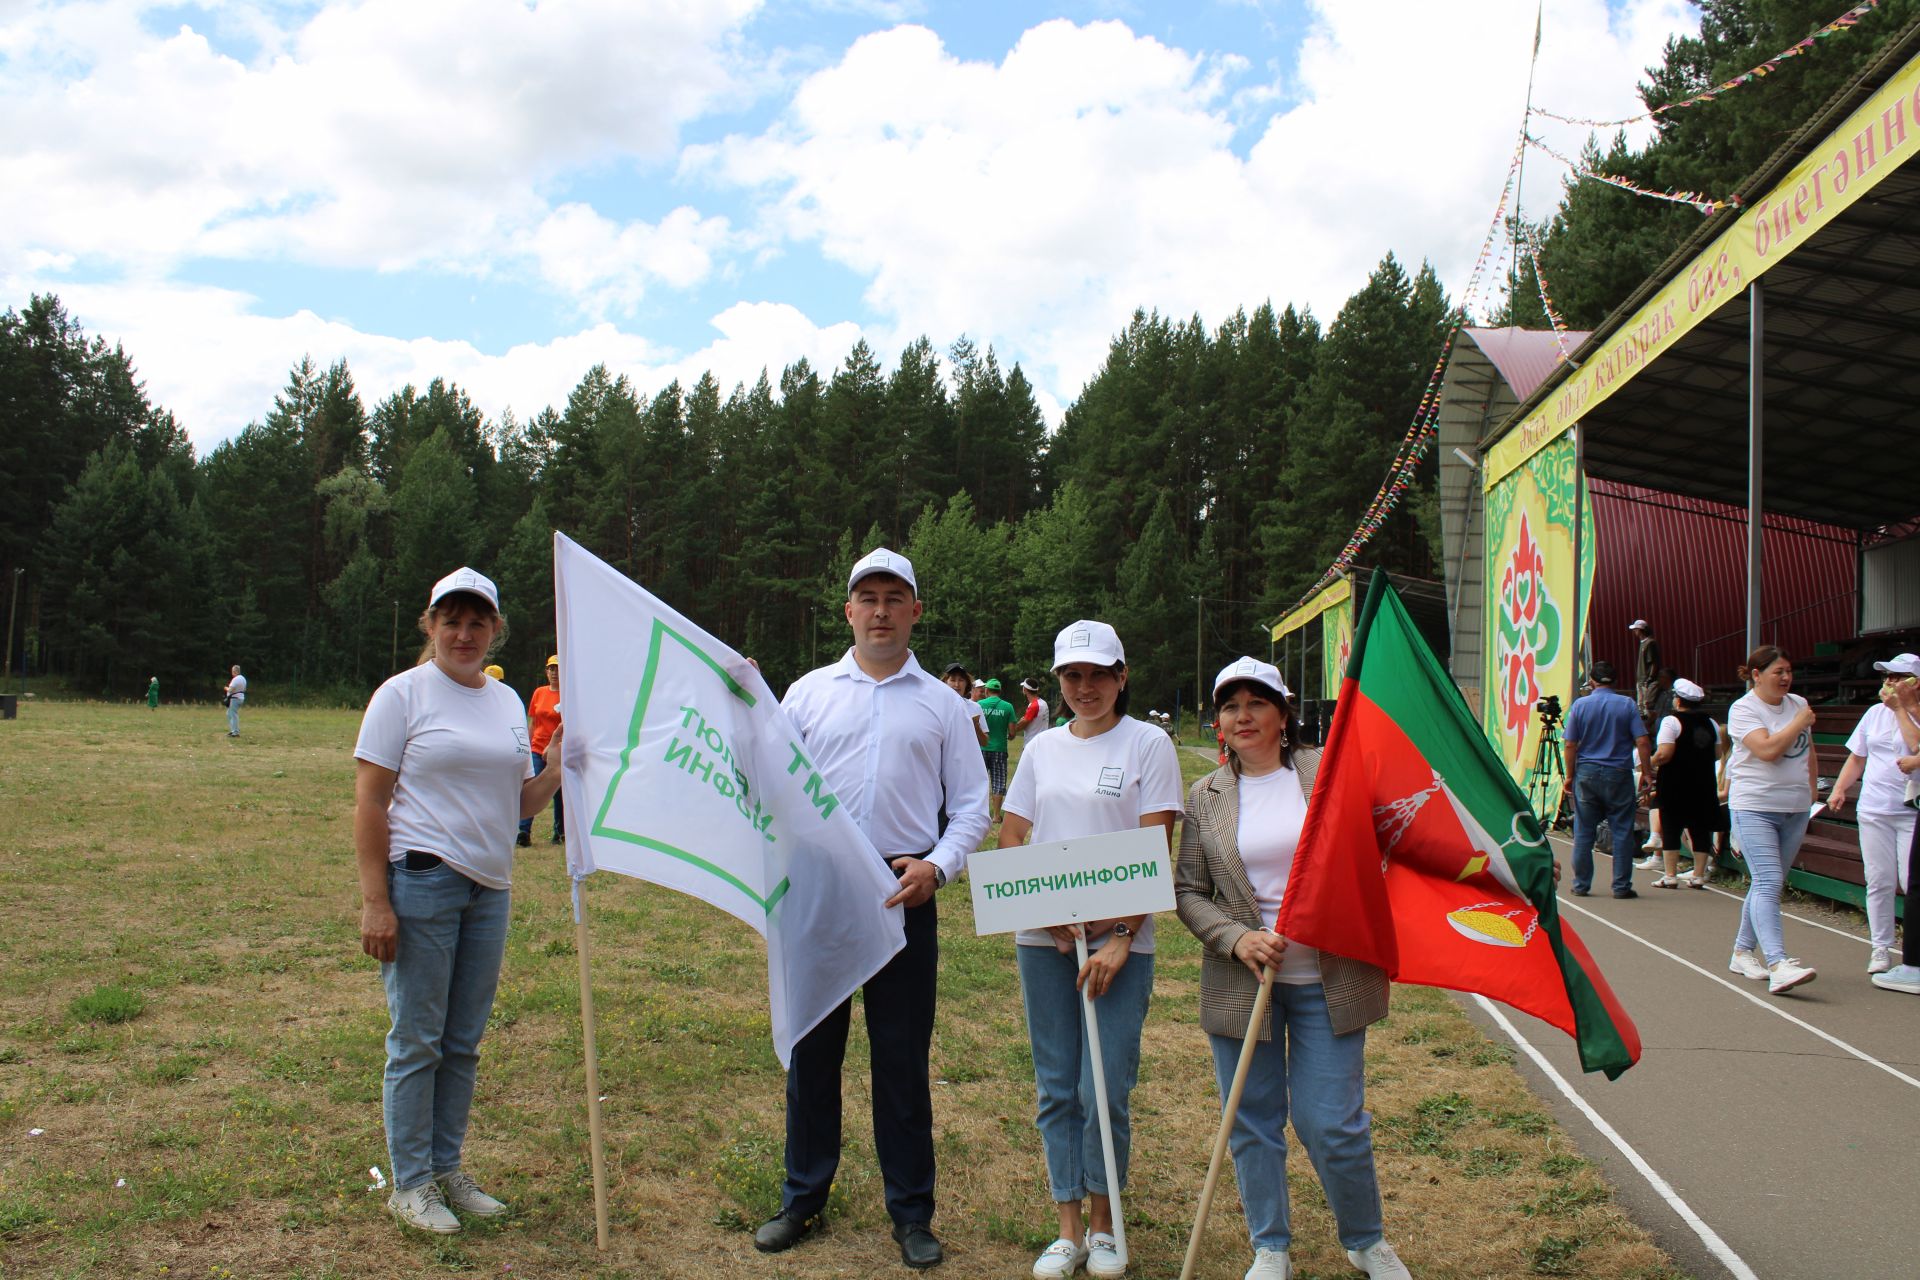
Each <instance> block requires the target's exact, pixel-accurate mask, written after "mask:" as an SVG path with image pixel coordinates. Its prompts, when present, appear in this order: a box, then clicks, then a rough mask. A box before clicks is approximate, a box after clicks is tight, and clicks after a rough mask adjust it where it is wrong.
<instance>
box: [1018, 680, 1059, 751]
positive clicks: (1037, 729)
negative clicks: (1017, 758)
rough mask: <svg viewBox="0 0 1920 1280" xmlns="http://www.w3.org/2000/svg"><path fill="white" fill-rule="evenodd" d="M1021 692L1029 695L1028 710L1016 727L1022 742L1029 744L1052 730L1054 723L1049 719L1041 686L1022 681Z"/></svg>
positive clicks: (1023, 713)
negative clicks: (1041, 693)
mask: <svg viewBox="0 0 1920 1280" xmlns="http://www.w3.org/2000/svg"><path fill="white" fill-rule="evenodd" d="M1020 692H1022V693H1024V694H1026V695H1027V709H1026V710H1025V711H1023V712H1021V713H1020V723H1019V724H1018V725H1016V726H1014V727H1015V728H1017V729H1018V730H1019V731H1020V741H1021V742H1023V743H1027V742H1032V741H1033V740H1034V739H1035V738H1037V737H1039V736H1040V735H1041V734H1043V733H1045V732H1046V731H1047V730H1048V729H1051V728H1052V727H1053V722H1052V721H1051V720H1049V719H1047V700H1046V699H1045V698H1043V697H1041V696H1040V686H1039V685H1037V684H1035V683H1034V682H1033V681H1032V680H1022V681H1021V682H1020Z"/></svg>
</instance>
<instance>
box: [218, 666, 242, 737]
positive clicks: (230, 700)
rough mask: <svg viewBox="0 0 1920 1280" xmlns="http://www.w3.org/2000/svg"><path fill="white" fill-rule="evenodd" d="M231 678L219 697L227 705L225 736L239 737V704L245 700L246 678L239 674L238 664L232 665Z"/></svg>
mask: <svg viewBox="0 0 1920 1280" xmlns="http://www.w3.org/2000/svg"><path fill="white" fill-rule="evenodd" d="M232 676H233V678H232V679H230V680H228V681H227V687H226V688H225V689H222V690H221V691H220V697H221V700H222V701H223V702H225V703H226V704H227V736H228V737H229V738H237V737H239V736H240V704H241V703H243V702H245V701H246V700H247V678H246V677H245V676H243V675H241V674H240V664H239V663H237V662H236V663H234V664H233V672H232Z"/></svg>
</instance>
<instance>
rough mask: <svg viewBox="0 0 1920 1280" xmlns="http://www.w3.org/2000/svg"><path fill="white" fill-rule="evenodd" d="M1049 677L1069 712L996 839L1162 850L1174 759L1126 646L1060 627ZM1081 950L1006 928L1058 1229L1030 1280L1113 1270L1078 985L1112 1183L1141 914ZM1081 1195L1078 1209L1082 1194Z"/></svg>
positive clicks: (1145, 922) (1034, 762)
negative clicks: (1138, 840)
mask: <svg viewBox="0 0 1920 1280" xmlns="http://www.w3.org/2000/svg"><path fill="white" fill-rule="evenodd" d="M1053 673H1054V676H1055V677H1056V678H1057V679H1058V680H1059V681H1060V697H1061V700H1062V702H1064V703H1065V704H1066V705H1068V706H1070V707H1071V708H1072V709H1073V712H1074V719H1073V723H1072V724H1070V725H1068V726H1067V728H1066V729H1065V730H1063V731H1060V732H1056V733H1047V734H1042V735H1041V736H1040V737H1038V738H1035V739H1033V740H1032V741H1030V742H1029V743H1028V744H1027V747H1026V750H1025V751H1024V752H1023V753H1022V754H1021V757H1020V767H1019V770H1018V771H1017V772H1016V773H1015V774H1014V778H1013V785H1012V787H1011V788H1009V789H1008V792H1007V799H1006V804H1005V806H1004V816H1003V817H1002V820H1001V827H1000V847H1001V848H1003V849H1006V848H1011V847H1012V846H1014V845H1019V844H1025V843H1026V842H1027V840H1028V839H1029V838H1032V839H1034V840H1038V841H1053V840H1072V839H1075V838H1078V837H1081V836H1093V835H1104V834H1106V833H1107V832H1111V831H1124V830H1129V829H1131V828H1134V827H1159V828H1161V829H1162V830H1164V831H1165V832H1166V835H1167V842H1168V846H1169V848H1171V846H1172V841H1173V822H1174V819H1175V818H1177V817H1178V816H1179V814H1180V760H1179V757H1178V756H1177V755H1176V754H1175V751H1174V746H1173V743H1172V742H1170V741H1169V740H1168V739H1167V735H1166V734H1164V733H1162V732H1160V731H1159V730H1158V729H1155V728H1153V727H1152V726H1150V725H1148V724H1147V723H1145V722H1144V721H1141V720H1136V719H1133V718H1131V717H1129V716H1128V715H1127V655H1126V650H1125V649H1124V648H1123V647H1122V646H1121V643H1120V637H1119V635H1118V634H1117V633H1116V632H1115V631H1114V629H1113V628H1112V627H1110V626H1108V625H1107V624H1106V623H1104V622H1097V621H1092V620H1087V619H1083V620H1081V621H1078V622H1072V623H1069V624H1067V626H1065V627H1064V628H1062V629H1061V631H1060V634H1059V635H1057V636H1056V637H1055V638H1054V642H1053ZM1086 933H1087V946H1088V949H1089V957H1088V960H1087V963H1086V964H1085V965H1084V966H1082V965H1081V964H1080V962H1079V960H1078V958H1077V957H1076V955H1075V952H1076V947H1075V945H1074V938H1075V931H1074V930H1073V929H1071V928H1065V927H1062V928H1056V929H1050V930H1049V929H1028V930H1023V931H1021V932H1020V933H1019V934H1017V935H1015V938H1014V941H1015V942H1016V943H1017V944H1018V945H1017V946H1016V947H1015V948H1014V950H1015V952H1016V953H1017V954H1018V957H1019V965H1020V994H1021V998H1022V1001H1023V1003H1024V1004H1025V1008H1026V1015H1027V1040H1028V1043H1029V1044H1030V1045H1031V1046H1032V1049H1033V1075H1034V1085H1035V1091H1036V1093H1037V1094H1038V1095H1039V1106H1038V1111H1037V1114H1036V1116H1035V1123H1036V1124H1037V1125H1038V1127H1039V1130H1040V1144H1041V1146H1042V1147H1043V1148H1044V1149H1045V1152H1046V1160H1047V1183H1048V1187H1049V1189H1050V1192H1051V1194H1052V1199H1053V1203H1054V1209H1055V1212H1056V1214H1057V1215H1058V1218H1059V1224H1060V1235H1059V1238H1058V1239H1057V1240H1055V1241H1054V1242H1053V1243H1052V1244H1050V1245H1048V1246H1047V1248H1046V1250H1045V1251H1044V1252H1043V1253H1041V1255H1040V1257H1039V1258H1038V1259H1037V1260H1036V1261H1035V1262H1034V1265H1033V1274H1034V1275H1035V1276H1036V1277H1040V1278H1041V1280H1047V1278H1048V1277H1054V1276H1068V1275H1072V1274H1073V1273H1074V1272H1075V1271H1076V1270H1078V1269H1079V1268H1080V1267H1081V1266H1082V1265H1084V1266H1085V1267H1086V1268H1087V1271H1088V1273H1089V1274H1091V1275H1095V1276H1118V1275H1121V1274H1123V1273H1124V1272H1125V1270H1126V1267H1125V1264H1124V1263H1122V1262H1121V1260H1120V1256H1119V1253H1118V1250H1117V1247H1116V1241H1115V1237H1114V1235H1113V1209H1112V1203H1111V1200H1110V1196H1109V1193H1110V1192H1111V1191H1115V1190H1118V1188H1111V1187H1109V1186H1108V1185H1107V1181H1106V1165H1105V1158H1104V1155H1103V1148H1102V1145H1101V1141H1100V1118H1099V1114H1098V1112H1097V1111H1096V1109H1095V1102H1094V1091H1093V1060H1092V1057H1091V1055H1090V1054H1089V1052H1088V1050H1087V1048H1086V1043H1087V1037H1086V1026H1085V1016H1084V1014H1083V1011H1082V1008H1081V1001H1080V991H1081V989H1082V988H1084V989H1085V991H1086V993H1087V995H1089V996H1091V997H1092V998H1093V999H1094V1000H1096V1001H1097V1002H1098V1015H1099V1024H1100V1053H1101V1058H1102V1062H1101V1065H1102V1067H1103V1069H1104V1074H1105V1076H1106V1089H1107V1104H1108V1109H1109V1115H1110V1119H1111V1121H1112V1130H1113V1146H1114V1161H1115V1167H1116V1169H1117V1171H1118V1173H1119V1175H1120V1180H1121V1182H1122V1183H1123V1184H1124V1183H1125V1181H1126V1177H1127V1162H1128V1154H1129V1152H1130V1150H1131V1146H1132V1126H1131V1112H1130V1109H1129V1106H1128V1098H1129V1095H1130V1094H1131V1093H1132V1091H1133V1085H1134V1080H1135V1078H1136V1077H1137V1075H1138V1073H1139V1066H1140V1029H1141V1027H1142V1026H1143V1025H1144V1023H1145V1022H1146V1017H1147V1005H1148V1002H1149V1001H1150V999H1151V998H1152V995H1153V950H1154V943H1153V917H1151V916H1132V917H1128V918H1125V919H1120V920H1098V921H1094V922H1092V923H1091V924H1088V925H1087V926H1086ZM1083 1201H1085V1202H1086V1204H1085V1212H1084V1213H1083V1212H1082V1202H1083Z"/></svg>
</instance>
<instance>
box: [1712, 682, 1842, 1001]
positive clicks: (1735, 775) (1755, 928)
mask: <svg viewBox="0 0 1920 1280" xmlns="http://www.w3.org/2000/svg"><path fill="white" fill-rule="evenodd" d="M1740 678H1741V679H1742V680H1746V681H1748V682H1749V683H1750V685H1751V688H1750V689H1749V691H1748V692H1747V694H1746V696H1744V697H1742V698H1741V699H1740V700H1739V701H1738V702H1736V703H1734V704H1733V707H1732V709H1731V710H1729V711H1728V712H1727V737H1729V738H1730V739H1732V740H1733V757H1732V760H1731V761H1730V762H1729V764H1728V765H1727V778H1728V789H1727V799H1728V803H1729V804H1730V805H1731V806H1732V808H1733V834H1734V837H1735V840H1736V842H1737V843H1738V844H1739V846H1740V853H1741V856H1742V857H1744V858H1745V859H1746V860H1747V875H1748V877H1749V880H1748V884H1747V896H1746V899H1745V900H1744V901H1743V902H1742V903H1741V904H1740V929H1739V932H1737V933H1736V934H1735V935H1734V939H1733V959H1731V960H1730V961H1728V962H1727V968H1728V969H1729V970H1731V971H1732V972H1734V973H1737V974H1739V975H1740V976H1741V977H1744V978H1752V979H1754V980H1755V981H1758V980H1760V979H1762V978H1764V979H1766V982H1767V990H1768V991H1769V992H1771V993H1772V994H1774V995H1780V994H1781V993H1783V992H1786V991H1791V990H1792V989H1793V988H1795V987H1797V986H1800V985H1802V984H1803V983H1808V982H1812V981H1813V979H1814V977H1815V976H1816V975H1815V972H1814V969H1813V966H1812V965H1806V964H1802V963H1800V961H1798V960H1796V959H1794V958H1793V957H1791V956H1789V955H1788V954H1787V945H1786V941H1785V938H1784V936H1783V935H1782V932H1781V929H1780V891H1781V890H1782V889H1783V888H1784V887H1785V886H1786V883H1787V869H1788V868H1789V867H1791V866H1793V860H1794V859H1795V858H1796V857H1798V856H1799V854H1800V842H1801V841H1802V840H1803V839H1805V838H1806V834H1807V823H1808V821H1809V820H1810V819H1811V818H1812V816H1813V815H1812V812H1811V809H1810V806H1812V805H1817V804H1819V803H1820V769H1819V766H1818V765H1817V764H1816V763H1815V761H1814V751H1813V722H1814V714H1813V708H1812V707H1810V706H1808V705H1807V700H1806V699H1805V698H1803V697H1801V696H1800V695H1799V694H1797V693H1793V692H1791V689H1792V687H1793V660H1792V659H1791V658H1789V657H1788V656H1787V651H1786V650H1785V649H1782V648H1781V647H1780V646H1779V645H1773V644H1763V645H1761V646H1760V647H1759V648H1758V649H1755V650H1754V651H1753V652H1752V653H1750V654H1748V655H1747V661H1746V665H1744V666H1742V667H1741V668H1740Z"/></svg>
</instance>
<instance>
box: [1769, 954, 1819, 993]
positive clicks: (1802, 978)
mask: <svg viewBox="0 0 1920 1280" xmlns="http://www.w3.org/2000/svg"><path fill="white" fill-rule="evenodd" d="M1818 976H1819V975H1818V974H1817V973H1815V972H1814V970H1813V966H1811V965H1804V964H1801V963H1800V962H1799V961H1798V960H1795V959H1794V958H1793V957H1791V956H1788V957H1787V958H1786V959H1784V960H1776V961H1774V962H1773V963H1772V964H1770V965H1768V966H1767V994H1768V995H1770V996H1777V995H1781V994H1784V993H1785V992H1788V991H1791V990H1793V989H1794V988H1795V987H1797V986H1801V985H1802V984H1804V983H1808V982H1812V981H1813V980H1814V979H1815V978H1816V977H1818Z"/></svg>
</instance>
